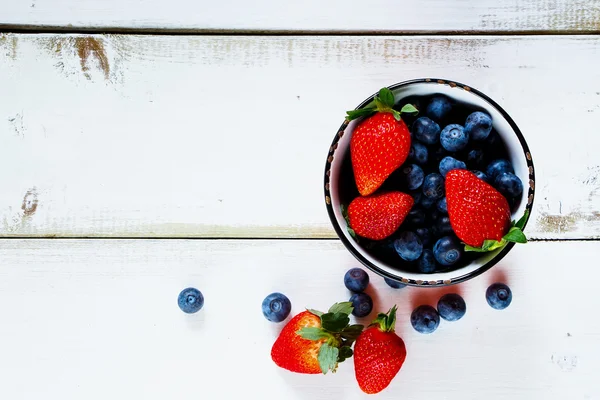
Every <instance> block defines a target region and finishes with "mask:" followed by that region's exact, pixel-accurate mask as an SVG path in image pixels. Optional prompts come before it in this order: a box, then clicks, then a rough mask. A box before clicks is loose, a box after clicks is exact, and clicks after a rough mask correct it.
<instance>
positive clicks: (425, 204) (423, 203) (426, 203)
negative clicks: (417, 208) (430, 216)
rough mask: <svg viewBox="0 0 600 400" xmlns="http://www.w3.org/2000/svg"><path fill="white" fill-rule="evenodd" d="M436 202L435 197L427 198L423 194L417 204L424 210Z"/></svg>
mask: <svg viewBox="0 0 600 400" xmlns="http://www.w3.org/2000/svg"><path fill="white" fill-rule="evenodd" d="M435 203H436V199H432V198H429V197H427V196H425V195H423V197H422V198H421V201H420V202H419V204H420V205H421V207H423V208H424V209H426V210H429V209H430V208H431V207H433V205H434V204H435Z"/></svg>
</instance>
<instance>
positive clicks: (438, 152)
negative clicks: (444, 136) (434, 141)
mask: <svg viewBox="0 0 600 400" xmlns="http://www.w3.org/2000/svg"><path fill="white" fill-rule="evenodd" d="M447 155H448V152H447V151H446V149H444V148H443V147H438V148H437V149H435V151H434V152H433V156H432V157H433V160H434V161H435V162H436V163H439V162H440V161H442V158H444V157H446V156H447Z"/></svg>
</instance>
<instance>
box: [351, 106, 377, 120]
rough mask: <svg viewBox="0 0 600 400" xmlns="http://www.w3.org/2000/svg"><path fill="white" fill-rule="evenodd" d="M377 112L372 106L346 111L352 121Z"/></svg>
mask: <svg viewBox="0 0 600 400" xmlns="http://www.w3.org/2000/svg"><path fill="white" fill-rule="evenodd" d="M374 113H375V110H374V109H372V108H360V109H358V110H352V111H346V119H347V120H348V121H352V120H353V119H357V118H360V117H367V116H370V115H372V114H374Z"/></svg>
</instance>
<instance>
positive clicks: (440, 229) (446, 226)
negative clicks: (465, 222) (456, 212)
mask: <svg viewBox="0 0 600 400" xmlns="http://www.w3.org/2000/svg"><path fill="white" fill-rule="evenodd" d="M453 232H454V231H453V230H452V226H451V225H450V217H448V216H447V215H441V216H439V217H438V218H437V221H435V233H436V234H437V236H443V235H449V234H451V233H453Z"/></svg>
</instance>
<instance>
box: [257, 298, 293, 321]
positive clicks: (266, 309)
mask: <svg viewBox="0 0 600 400" xmlns="http://www.w3.org/2000/svg"><path fill="white" fill-rule="evenodd" d="M291 310H292V303H291V302H290V299H288V298H287V296H286V295H284V294H281V293H278V292H275V293H271V294H270V295H268V296H267V297H265V299H264V300H263V302H262V312H263V315H264V316H265V318H266V319H268V320H269V321H271V322H281V321H283V320H284V319H286V318H287V317H288V315H290V311H291Z"/></svg>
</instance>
